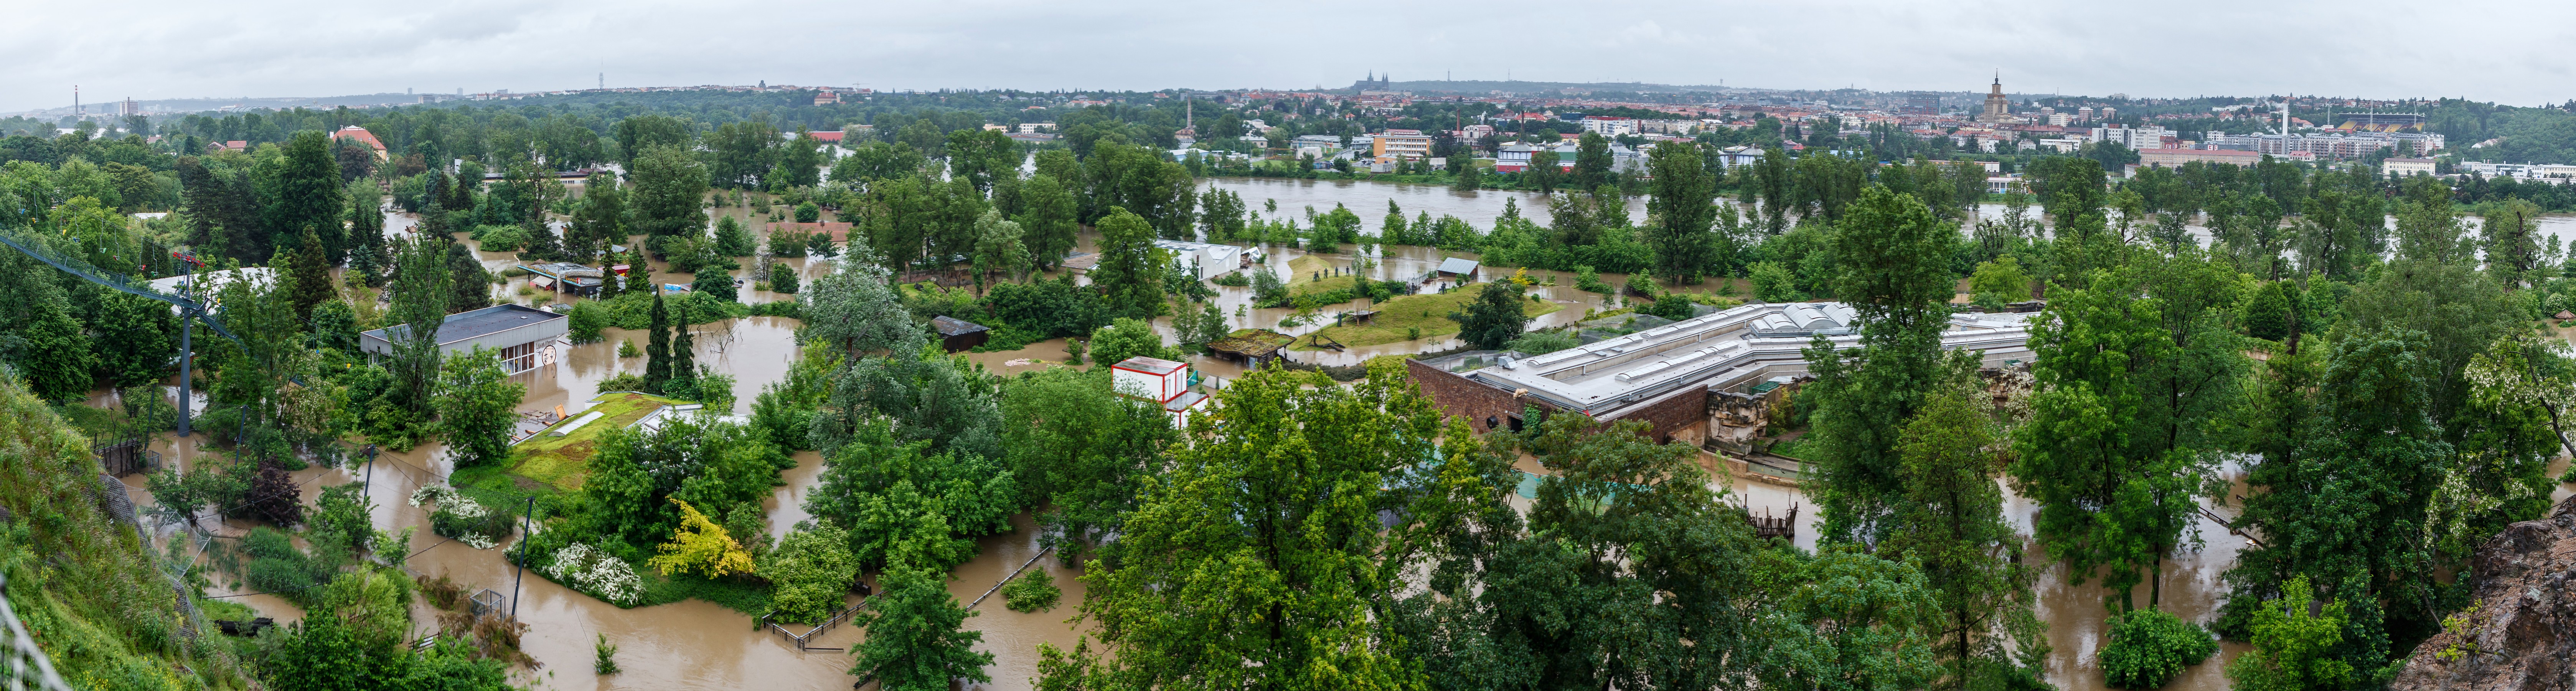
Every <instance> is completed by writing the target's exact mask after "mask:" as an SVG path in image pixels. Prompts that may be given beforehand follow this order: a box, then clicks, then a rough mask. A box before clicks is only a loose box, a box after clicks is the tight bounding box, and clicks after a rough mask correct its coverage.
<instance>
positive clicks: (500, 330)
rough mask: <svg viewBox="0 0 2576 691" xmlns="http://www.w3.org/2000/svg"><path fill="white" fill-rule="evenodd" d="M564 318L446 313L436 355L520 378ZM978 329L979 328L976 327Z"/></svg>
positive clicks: (362, 339) (508, 308)
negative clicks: (486, 354)
mask: <svg viewBox="0 0 2576 691" xmlns="http://www.w3.org/2000/svg"><path fill="white" fill-rule="evenodd" d="M570 326H571V320H570V319H568V318H566V317H565V316H564V315H561V314H556V313H553V312H548V311H545V310H541V309H537V308H534V307H528V306H525V305H509V304H504V305H493V306H491V307H485V308H483V309H479V310H472V311H467V312H458V313H455V314H450V315H447V318H446V319H445V320H444V321H441V322H439V324H438V354H439V356H441V357H445V356H446V355H448V354H449V353H462V352H469V351H472V350H474V347H475V346H482V347H483V348H484V349H486V350H492V351H498V353H499V356H500V358H501V367H502V369H505V370H508V371H509V372H510V373H511V374H518V373H520V372H524V371H527V370H530V369H535V368H536V367H537V366H539V365H545V364H552V363H553V362H554V352H555V349H554V344H555V341H557V340H559V339H562V338H563V337H564V335H565V334H567V333H570V332H571V329H570ZM978 328H981V327H978ZM410 333H411V325H410V324H395V325H393V326H388V327H385V328H381V329H376V330H373V331H368V332H365V333H361V334H358V349H359V350H363V351H366V352H367V353H368V354H369V355H390V354H392V353H393V348H394V343H395V342H397V341H401V340H403V339H405V338H408V337H409V335H410Z"/></svg>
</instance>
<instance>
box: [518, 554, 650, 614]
mask: <svg viewBox="0 0 2576 691" xmlns="http://www.w3.org/2000/svg"><path fill="white" fill-rule="evenodd" d="M539 570H541V571H544V572H545V573H546V577H547V578H549V579H553V580H554V582H556V583H562V584H564V585H569V586H572V588H573V589H574V590H579V591H582V592H585V593H589V594H590V595H591V597H596V598H599V599H601V600H604V601H607V602H609V603H612V604H616V605H621V606H627V607H632V606H634V605H635V603H636V602H637V601H638V600H640V599H642V598H643V597H644V579H643V578H642V577H639V576H637V575H635V566H634V565H632V564H628V563H626V560H624V559H619V558H617V557H614V556H610V555H609V554H608V553H607V552H604V551H601V550H599V549H596V548H593V547H591V546H590V545H587V544H582V543H579V542H575V543H572V544H569V545H565V546H564V548H563V549H559V550H555V558H554V559H553V560H552V561H548V562H546V565H545V567H544V568H541V569H539Z"/></svg>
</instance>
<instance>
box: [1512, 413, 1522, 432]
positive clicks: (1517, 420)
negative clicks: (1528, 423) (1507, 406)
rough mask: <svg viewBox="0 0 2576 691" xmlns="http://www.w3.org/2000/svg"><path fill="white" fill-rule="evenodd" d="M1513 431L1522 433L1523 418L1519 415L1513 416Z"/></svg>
mask: <svg viewBox="0 0 2576 691" xmlns="http://www.w3.org/2000/svg"><path fill="white" fill-rule="evenodd" d="M1512 431H1514V432H1518V431H1521V416H1518V415H1514V416H1512Z"/></svg>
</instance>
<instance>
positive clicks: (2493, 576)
mask: <svg viewBox="0 0 2576 691" xmlns="http://www.w3.org/2000/svg"><path fill="white" fill-rule="evenodd" d="M2472 568H2473V569H2475V571H2476V575H2477V579H2478V586H2477V602H2478V606H2477V608H2476V609H2475V610H2473V611H2470V612H2464V613H2462V614H2463V615H2465V616H2466V617H2467V619H2466V625H2465V626H2460V627H2456V628H2455V629H2454V630H2445V631H2443V632H2442V633H2441V634H2439V635H2435V636H2434V637H2433V638H2432V639H2430V640H2426V641H2424V644H2423V645H2419V646H2416V647H2415V653H2414V655H2412V656H2409V657H2408V658H2407V660H2406V669H2405V670H2404V671H2402V672H2399V673H2398V674H2397V679H2396V680H2395V681H2394V682H2392V683H2390V684H2389V688H2390V689H2393V690H2395V691H2576V498H2569V499H2568V500H2567V501H2562V502H2559V503H2558V506H2556V507H2554V508H2552V509H2550V511H2549V516H2548V517H2547V518H2543V519H2540V520H2537V521H2523V522H2521V523H2515V524H2513V525H2512V526H2509V527H2507V528H2505V529H2504V532H2503V533H2500V534H2497V535H2496V536H2495V537H2494V538H2493V539H2490V540H2488V541H2487V543H2486V544H2485V545H2482V546H2480V547H2479V548H2478V553H2477V556H2476V557H2475V558H2474V559H2473V560H2472ZM2445 658H2448V659H2445Z"/></svg>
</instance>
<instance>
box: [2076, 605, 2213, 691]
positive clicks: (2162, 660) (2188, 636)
mask: <svg viewBox="0 0 2576 691" xmlns="http://www.w3.org/2000/svg"><path fill="white" fill-rule="evenodd" d="M2110 638H2111V640H2110V642H2109V643H2107V644H2104V645H2103V646H2102V653H2101V659H2102V673H2103V675H2104V676H2106V677H2108V680H2107V683H2108V684H2110V685H2111V687H2113V688H2121V689H2153V688H2161V687H2163V686H2164V685H2165V684H2166V683H2167V682H2171V681H2173V678H2174V677H2175V676H2177V675H2180V674H2182V668H2184V667H2189V666H2192V665H2196V664H2200V662H2201V661H2202V660H2206V659H2209V656H2210V654H2211V653H2215V652H2218V641H2217V640H2216V639H2213V638H2211V637H2210V635H2209V632H2208V631H2206V630H2203V629H2201V628H2200V625H2199V624H2194V623H2191V622H2187V621H2183V620H2182V619H2180V618H2177V617H2175V616H2174V615H2172V614H2170V613H2167V612H2164V611H2163V610H2154V609H2142V610H2136V611H2132V612H2129V613H2128V614H2123V615H2120V616H2118V617H2115V618H2113V619H2112V620H2111V635H2110Z"/></svg>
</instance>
